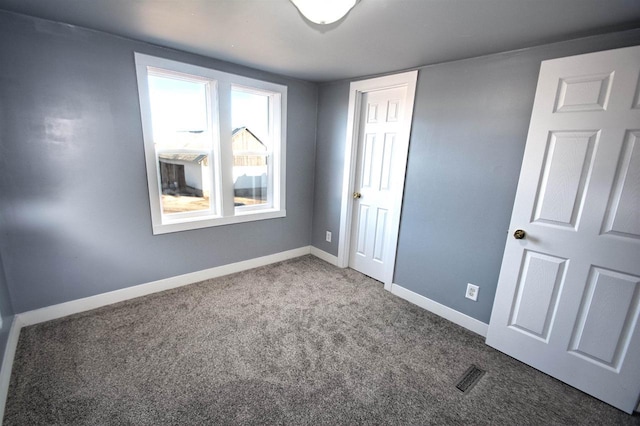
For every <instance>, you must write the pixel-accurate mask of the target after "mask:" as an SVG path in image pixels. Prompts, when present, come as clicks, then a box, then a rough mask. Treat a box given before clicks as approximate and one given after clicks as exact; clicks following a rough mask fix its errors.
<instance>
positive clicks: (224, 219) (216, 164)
mask: <svg viewBox="0 0 640 426" xmlns="http://www.w3.org/2000/svg"><path fill="white" fill-rule="evenodd" d="M135 64H136V74H137V79H138V95H139V98H140V115H141V119H142V133H143V140H144V152H145V161H146V169H147V183H148V189H149V205H150V208H151V222H152V227H153V234H154V235H157V234H166V233H170V232H179V231H186V230H190V229H200V228H207V227H211V226H220V225H228V224H233V223H242V222H251V221H256V220H265V219H274V218H280V217H285V216H286V209H285V200H286V196H285V191H286V187H285V186H286V185H285V182H286V128H287V126H286V117H287V87H286V86H283V85H280V84H275V83H270V82H266V81H262V80H256V79H253V78H248V77H242V76H238V75H235V74H229V73H225V72H222V71H217V70H213V69H209V68H204V67H199V66H196V65H190V64H185V63H182V62H177V61H172V60H169V59H164V58H158V57H154V56H149V55H144V54H141V53H137V52H136V53H135ZM150 74H153V75H166V76H172V77H178V78H181V79H185V80H187V81H189V80H191V81H200V82H206V83H207V86H208V94H207V112H208V117H209V119H208V121H209V129H210V131H211V135H210V137H211V138H212V141H211V149H210V150H208V151H207V150H204V149H203V150H197V152H198V153H205V151H206V154H207V155H208V156H209V170H210V171H211V173H210V179H212V180H211V181H210V182H209V183H210V188H211V192H210V200H211V201H210V202H211V209H210V210H202V211H198V212H186V213H173V214H163V213H162V200H161V191H160V189H161V184H160V169H159V167H158V154H159V152H177V151H180V152H184V153H186V152H187V151H189V152H192V150H175V149H166V148H156V146H155V144H154V141H153V128H152V121H151V103H150V99H149V85H148V76H149V75H150ZM233 87H236V88H238V89H241V90H245V91H254V92H256V93H259V94H261V95H268V96H269V120H270V122H269V126H270V140H269V141H268V147H269V150H268V158H269V159H270V160H272V161H269V162H268V164H269V168H268V184H267V188H268V189H267V192H268V194H267V203H266V204H261V205H257V206H239V207H235V206H234V182H233V152H232V146H231V137H232V132H233V129H232V125H231V89H232V88H233ZM193 152H194V153H195V151H193Z"/></svg>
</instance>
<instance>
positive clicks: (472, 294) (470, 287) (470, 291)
mask: <svg viewBox="0 0 640 426" xmlns="http://www.w3.org/2000/svg"><path fill="white" fill-rule="evenodd" d="M479 291H480V287H479V286H477V285H475V284H471V283H467V293H466V294H465V295H464V297H466V298H467V299H471V300H473V301H474V302H477V301H478V292H479Z"/></svg>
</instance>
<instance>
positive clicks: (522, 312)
mask: <svg viewBox="0 0 640 426" xmlns="http://www.w3.org/2000/svg"><path fill="white" fill-rule="evenodd" d="M639 82H640V46H636V47H631V48H625V49H617V50H611V51H606V52H599V53H594V54H588V55H580V56H574V57H569V58H563V59H557V60H551V61H545V62H543V63H542V66H541V70H540V77H539V80H538V88H537V91H536V97H535V102H534V108H533V114H532V117H531V124H530V128H529V134H528V138H527V145H526V149H525V154H524V160H523V165H522V171H521V174H520V181H519V184H518V190H517V194H516V200H515V204H514V208H513V214H512V219H511V226H510V235H509V237H508V240H507V245H506V248H505V254H504V258H503V263H502V269H501V272H500V278H499V282H498V289H497V293H496V299H495V303H494V308H493V312H492V316H491V322H490V325H489V331H488V335H487V344H489V345H491V346H493V347H495V348H496V349H499V350H500V351H503V352H505V353H507V354H509V355H511V356H513V357H515V358H517V359H519V360H521V361H523V362H525V363H527V364H530V365H532V366H534V367H536V368H538V369H540V370H542V371H544V372H546V373H548V374H550V375H552V376H554V377H556V378H558V379H560V380H562V381H564V382H566V383H568V384H570V385H572V386H575V387H577V388H579V389H581V390H583V391H585V392H587V393H589V394H591V395H593V396H595V397H597V398H599V399H601V400H603V401H605V402H608V403H609V404H611V405H614V406H616V407H618V408H620V409H621V410H624V411H627V412H632V411H633V410H634V409H635V407H636V405H637V403H638V398H639V396H640V325H639V324H638V317H639V312H640V87H639ZM517 229H521V230H523V231H524V232H525V236H524V238H523V239H516V238H515V237H514V236H513V234H514V232H515V231H516V230H517Z"/></svg>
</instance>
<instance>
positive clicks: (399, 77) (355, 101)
mask: <svg viewBox="0 0 640 426" xmlns="http://www.w3.org/2000/svg"><path fill="white" fill-rule="evenodd" d="M417 79H418V71H417V70H416V71H409V72H405V73H400V74H394V75H389V76H384V77H377V78H371V79H367V80H361V81H355V82H352V83H351V85H350V87H349V109H348V119H347V120H348V121H347V134H346V143H345V155H344V172H343V181H342V206H341V209H340V232H339V234H338V235H339V239H338V264H337V266H339V267H341V268H346V267H347V266H349V244H350V239H351V213H352V206H353V199H352V195H351V194H352V192H353V186H354V184H355V171H356V161H357V150H358V133H359V129H358V124H359V120H358V117H360V104H361V102H362V95H363V94H364V93H367V92H373V91H377V90H384V89H390V88H394V87H403V86H406V87H407V95H406V98H405V106H404V110H405V116H404V119H403V123H402V124H403V126H402V127H403V130H402V131H403V133H404V134H405V136H404V137H405V138H406V139H407V140H406V151H405V152H400V153H398V154H399V155H401V156H402V158H400V159H399V163H401V164H402V165H403V166H404V169H405V173H406V166H407V157H408V150H409V139H410V133H411V123H412V118H413V105H414V101H415V94H416V84H417ZM401 182H402V184H401V187H400V188H399V189H398V191H397V194H394V195H393V196H394V217H392V218H391V223H390V225H391V226H390V229H391V230H390V231H389V232H391V238H390V242H389V250H390V253H393V256H389V262H387V268H386V270H385V272H384V279H383V282H384V288H385V290H389V291H390V290H391V286H392V280H393V273H394V270H395V258H396V256H395V255H396V250H397V246H398V232H399V230H400V211H401V209H402V194H403V193H404V179H401Z"/></svg>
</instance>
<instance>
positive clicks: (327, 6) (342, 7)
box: [291, 0, 359, 25]
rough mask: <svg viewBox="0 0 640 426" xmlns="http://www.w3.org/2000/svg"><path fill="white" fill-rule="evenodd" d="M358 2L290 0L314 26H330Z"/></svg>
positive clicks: (355, 0) (349, 0)
mask: <svg viewBox="0 0 640 426" xmlns="http://www.w3.org/2000/svg"><path fill="white" fill-rule="evenodd" d="M358 1H359V0H291V3H293V4H294V5H295V6H296V7H297V8H298V10H299V11H300V13H302V15H304V17H305V18H307V19H308V20H309V21H311V22H314V23H316V24H321V25H326V24H332V23H334V22H336V21H338V20H340V19H342V18H343V17H344V16H345V15H346V14H347V13H349V11H350V10H351V9H352V8H353V6H355V5H356V3H358Z"/></svg>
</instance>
